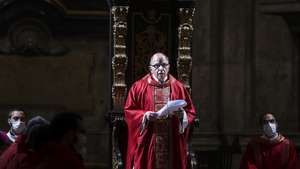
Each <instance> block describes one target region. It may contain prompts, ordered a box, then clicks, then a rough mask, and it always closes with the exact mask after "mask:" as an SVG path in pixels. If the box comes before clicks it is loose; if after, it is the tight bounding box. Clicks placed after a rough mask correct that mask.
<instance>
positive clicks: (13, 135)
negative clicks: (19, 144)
mask: <svg viewBox="0 0 300 169" xmlns="http://www.w3.org/2000/svg"><path fill="white" fill-rule="evenodd" d="M6 135H7V137H8V138H9V140H10V141H12V142H15V141H16V138H17V137H18V136H17V135H15V134H14V133H12V131H11V130H9V132H7V133H6Z"/></svg>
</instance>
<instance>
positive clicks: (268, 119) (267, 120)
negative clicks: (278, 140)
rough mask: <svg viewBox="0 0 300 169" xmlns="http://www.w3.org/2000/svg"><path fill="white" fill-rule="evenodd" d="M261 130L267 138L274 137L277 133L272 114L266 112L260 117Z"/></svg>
mask: <svg viewBox="0 0 300 169" xmlns="http://www.w3.org/2000/svg"><path fill="white" fill-rule="evenodd" d="M262 130H263V133H264V135H265V136H267V137H268V138H274V137H276V135H278V134H277V123H276V119H275V117H274V116H273V115H272V114H266V115H265V116H264V117H263V119H262Z"/></svg>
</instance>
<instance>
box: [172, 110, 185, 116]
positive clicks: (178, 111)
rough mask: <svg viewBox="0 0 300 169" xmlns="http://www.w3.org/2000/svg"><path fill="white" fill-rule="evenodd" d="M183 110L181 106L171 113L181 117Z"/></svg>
mask: <svg viewBox="0 0 300 169" xmlns="http://www.w3.org/2000/svg"><path fill="white" fill-rule="evenodd" d="M183 111H184V110H183V109H182V108H180V109H178V110H177V111H174V112H173V115H174V116H176V117H178V118H182V117H183Z"/></svg>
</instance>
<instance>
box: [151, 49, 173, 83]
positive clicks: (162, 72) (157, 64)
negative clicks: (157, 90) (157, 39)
mask: <svg viewBox="0 0 300 169" xmlns="http://www.w3.org/2000/svg"><path fill="white" fill-rule="evenodd" d="M149 66H150V72H151V74H152V75H153V76H154V77H155V78H156V79H157V80H158V81H159V82H160V83H164V82H165V81H166V80H167V77H168V73H169V68H170V66H169V61H168V59H167V57H166V56H165V55H163V54H161V53H157V54H154V55H153V56H152V58H151V61H150V65H149Z"/></svg>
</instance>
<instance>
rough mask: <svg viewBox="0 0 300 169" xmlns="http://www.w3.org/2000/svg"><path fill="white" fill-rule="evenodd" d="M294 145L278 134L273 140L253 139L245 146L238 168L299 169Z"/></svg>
mask: <svg viewBox="0 0 300 169" xmlns="http://www.w3.org/2000/svg"><path fill="white" fill-rule="evenodd" d="M297 162H298V160H297V153H296V149H295V146H294V144H293V143H292V142H290V141H289V140H288V139H286V138H284V137H283V136H282V135H279V136H278V138H276V139H275V140H273V141H270V140H267V139H266V138H264V137H259V138H256V139H253V140H252V141H251V142H250V143H249V144H248V146H247V150H246V152H245V154H244V156H243V158H242V161H241V166H240V169H299V166H297Z"/></svg>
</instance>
